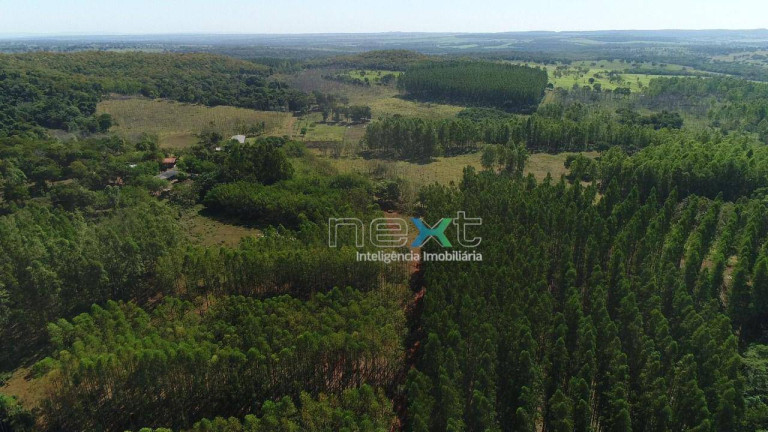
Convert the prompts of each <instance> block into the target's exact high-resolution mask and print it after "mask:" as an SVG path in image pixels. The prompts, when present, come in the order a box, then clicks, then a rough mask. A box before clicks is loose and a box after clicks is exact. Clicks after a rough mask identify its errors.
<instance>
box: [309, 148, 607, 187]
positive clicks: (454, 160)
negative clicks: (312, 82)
mask: <svg viewBox="0 0 768 432" xmlns="http://www.w3.org/2000/svg"><path fill="white" fill-rule="evenodd" d="M573 154H577V153H558V154H548V153H535V154H532V155H531V156H530V157H529V159H528V162H527V164H526V169H525V173H526V174H533V176H534V177H535V178H536V180H538V181H541V180H544V179H545V178H546V177H547V174H550V175H551V176H552V178H553V179H556V180H557V179H559V178H560V176H561V175H564V174H567V173H568V170H567V169H566V168H565V166H564V163H565V159H566V158H567V157H568V155H573ZM582 154H583V155H584V156H587V157H590V158H595V157H597V156H598V153H597V152H586V153H582ZM481 156H482V152H476V153H470V154H465V155H461V156H454V157H439V158H436V159H435V160H434V161H432V162H430V163H425V164H420V163H415V162H405V161H390V160H382V159H363V158H360V157H355V158H331V157H325V156H319V157H320V158H321V159H322V160H325V161H327V162H328V163H329V164H330V165H332V166H333V167H334V168H335V169H337V170H338V171H339V172H342V173H349V172H354V173H358V174H362V175H365V176H372V175H374V173H384V175H385V176H386V177H389V178H393V179H394V178H402V179H405V180H408V181H410V182H411V183H413V184H414V185H415V186H417V187H419V186H424V185H428V184H432V183H440V184H444V185H447V184H449V183H450V182H458V181H460V180H461V177H462V175H463V172H464V168H465V167H467V166H471V167H473V168H475V169H476V170H478V171H479V170H481V169H482V164H481V162H480V161H481Z"/></svg>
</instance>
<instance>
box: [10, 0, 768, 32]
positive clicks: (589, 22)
mask: <svg viewBox="0 0 768 432" xmlns="http://www.w3.org/2000/svg"><path fill="white" fill-rule="evenodd" d="M766 27H768V1H766V0H641V1H626V0H534V1H519V0H475V1H465V0H377V1H368V2H366V1H361V0H322V1H309V0H268V1H265V0H250V1H249V0H205V1H201V0H122V1H118V0H0V34H4V35H29V34H41V35H57V34H60V35H94V34H107V35H113V34H172V33H215V34H235V33H240V34H261V33H270V34H280V33H378V32H392V31H405V32H505V31H526V30H553V31H564V30H623V29H633V30H655V29H755V28H766Z"/></svg>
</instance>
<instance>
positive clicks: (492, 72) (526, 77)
mask: <svg viewBox="0 0 768 432" xmlns="http://www.w3.org/2000/svg"><path fill="white" fill-rule="evenodd" d="M398 85H399V86H401V87H402V88H403V89H405V91H406V92H407V93H408V94H409V95H411V96H413V97H415V98H417V99H425V100H434V101H439V102H449V103H459V104H466V105H472V106H486V107H496V108H500V109H504V110H507V111H526V110H530V109H531V108H532V107H535V106H536V105H538V103H539V101H540V100H541V97H542V96H543V95H544V87H546V85H547V72H546V71H544V70H541V69H534V68H529V67H525V66H515V65H507V64H497V63H484V62H428V63H422V64H418V65H414V66H412V67H410V68H409V69H408V70H407V71H406V72H405V74H403V75H402V76H401V77H400V79H399V81H398Z"/></svg>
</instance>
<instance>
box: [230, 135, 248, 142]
mask: <svg viewBox="0 0 768 432" xmlns="http://www.w3.org/2000/svg"><path fill="white" fill-rule="evenodd" d="M230 140H232V141H237V142H239V143H240V144H245V135H235V136H233V137H232V138H230Z"/></svg>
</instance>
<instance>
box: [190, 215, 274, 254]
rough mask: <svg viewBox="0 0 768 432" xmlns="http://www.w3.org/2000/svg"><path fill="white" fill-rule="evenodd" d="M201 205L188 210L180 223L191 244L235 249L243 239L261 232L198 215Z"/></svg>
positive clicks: (258, 234) (256, 235)
mask: <svg viewBox="0 0 768 432" xmlns="http://www.w3.org/2000/svg"><path fill="white" fill-rule="evenodd" d="M202 209H203V206H202V205H199V206H197V207H195V208H194V209H191V210H189V212H188V213H187V214H185V215H184V217H183V218H182V220H181V222H182V224H183V226H184V228H185V231H186V232H187V235H188V236H189V238H190V240H191V241H192V242H193V243H196V244H200V245H203V246H227V247H236V246H237V245H238V244H240V240H241V239H243V238H245V237H254V236H255V237H258V236H260V235H261V231H259V230H257V229H255V228H249V227H246V226H242V225H235V224H229V223H225V222H222V221H219V220H217V219H213V218H210V217H208V216H205V215H202V214H200V210H202Z"/></svg>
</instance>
